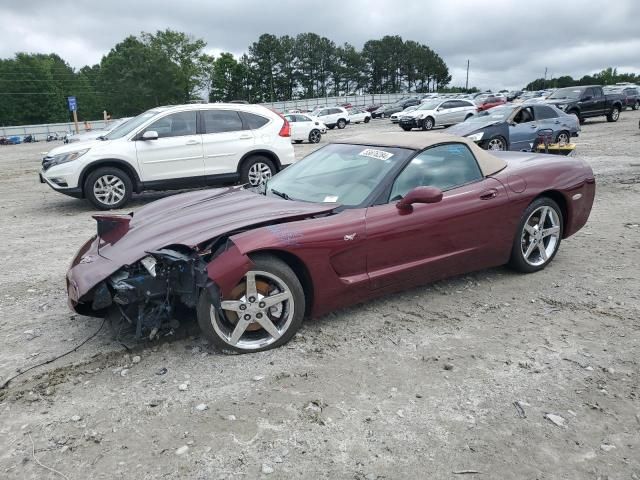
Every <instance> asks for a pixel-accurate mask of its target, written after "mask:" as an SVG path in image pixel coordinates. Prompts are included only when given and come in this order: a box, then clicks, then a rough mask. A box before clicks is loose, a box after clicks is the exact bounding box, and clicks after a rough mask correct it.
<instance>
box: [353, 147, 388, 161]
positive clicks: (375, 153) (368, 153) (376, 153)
mask: <svg viewBox="0 0 640 480" xmlns="http://www.w3.org/2000/svg"><path fill="white" fill-rule="evenodd" d="M358 155H360V156H362V157H371V158H375V159H377V160H389V159H390V158H391V157H393V153H389V152H385V151H384V150H376V149H375V148H365V149H364V150H363V151H361V152H360V153H359V154H358Z"/></svg>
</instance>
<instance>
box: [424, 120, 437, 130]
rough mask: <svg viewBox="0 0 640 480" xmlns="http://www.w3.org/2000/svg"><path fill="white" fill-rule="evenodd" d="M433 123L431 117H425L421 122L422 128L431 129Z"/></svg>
mask: <svg viewBox="0 0 640 480" xmlns="http://www.w3.org/2000/svg"><path fill="white" fill-rule="evenodd" d="M434 124H435V122H434V120H433V118H431V117H427V118H425V119H424V121H423V122H422V130H431V129H433V125H434Z"/></svg>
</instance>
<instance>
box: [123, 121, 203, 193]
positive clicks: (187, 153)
mask: <svg viewBox="0 0 640 480" xmlns="http://www.w3.org/2000/svg"><path fill="white" fill-rule="evenodd" d="M197 116H198V113H197V111H196V110H190V111H186V112H176V113H171V114H168V115H165V116H164V117H162V118H160V119H158V120H156V121H155V122H153V123H152V124H151V125H149V126H148V127H147V128H145V129H144V131H143V132H141V133H140V134H139V136H138V138H139V139H138V140H136V142H135V145H136V155H137V158H138V165H139V166H140V169H141V170H142V176H143V178H142V181H144V182H152V181H163V180H170V179H173V178H186V177H200V176H202V175H204V160H203V149H202V135H200V134H198V130H197ZM149 131H155V132H157V133H158V138H157V139H156V140H142V139H141V137H142V134H144V132H149Z"/></svg>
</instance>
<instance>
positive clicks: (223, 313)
mask: <svg viewBox="0 0 640 480" xmlns="http://www.w3.org/2000/svg"><path fill="white" fill-rule="evenodd" d="M252 260H253V266H252V269H251V270H250V271H248V272H247V274H246V275H245V276H244V277H243V279H242V280H241V281H240V283H239V284H238V285H237V286H236V287H235V288H234V289H233V290H232V292H231V293H230V298H228V299H222V301H221V302H220V306H219V308H216V307H214V306H213V305H212V303H211V300H210V299H209V296H208V294H207V293H206V291H204V290H203V291H202V293H201V295H200V299H199V301H198V308H197V313H198V324H199V325H200V328H201V329H202V332H203V334H204V335H205V337H207V339H208V340H209V341H210V342H211V343H213V344H214V345H215V346H216V347H218V348H219V349H221V350H222V351H227V352H235V353H253V352H261V351H264V350H269V349H271V348H276V347H280V346H282V345H284V344H285V343H287V342H288V341H289V340H291V338H292V337H293V336H294V335H295V333H296V332H297V331H298V329H299V328H300V326H301V325H302V319H303V318H304V313H305V294H304V290H303V288H302V285H301V283H300V280H299V279H298V277H297V275H296V274H295V273H294V271H293V270H292V269H291V267H289V265H287V264H286V263H285V262H283V261H282V260H280V259H278V258H276V257H274V256H272V255H259V256H255V257H254V258H253V259H252Z"/></svg>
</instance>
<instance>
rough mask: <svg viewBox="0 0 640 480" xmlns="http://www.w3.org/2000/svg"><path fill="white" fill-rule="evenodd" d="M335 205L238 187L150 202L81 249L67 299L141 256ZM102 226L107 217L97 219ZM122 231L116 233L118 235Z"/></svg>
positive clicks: (324, 210) (69, 275) (71, 272)
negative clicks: (292, 198) (287, 197)
mask: <svg viewBox="0 0 640 480" xmlns="http://www.w3.org/2000/svg"><path fill="white" fill-rule="evenodd" d="M338 206H339V204H337V203H307V202H296V201H291V200H284V199H281V198H278V197H266V196H264V195H260V194H258V193H254V192H251V191H249V190H244V189H242V187H229V188H219V189H212V190H198V191H194V192H189V193H184V194H179V195H173V196H170V197H167V198H164V199H162V200H158V201H155V202H153V203H150V204H149V205H147V206H145V207H143V208H141V209H140V210H138V211H136V212H134V213H132V214H129V215H124V216H123V215H112V216H111V217H112V218H113V217H116V218H119V219H120V221H118V222H117V223H118V226H117V227H116V228H115V229H114V230H112V231H109V232H107V233H106V234H103V235H102V237H103V238H100V237H98V238H95V237H94V238H92V239H91V240H89V241H88V242H86V243H85V245H83V246H82V247H81V249H80V250H79V251H78V253H77V254H76V256H75V258H74V259H73V261H72V263H71V268H70V270H69V272H68V273H67V283H68V285H70V294H69V295H70V298H71V299H72V300H73V301H77V300H78V299H79V298H81V297H82V296H83V295H85V294H86V293H87V292H89V291H90V290H91V289H92V288H93V287H95V286H96V285H97V284H98V283H100V282H101V281H103V280H105V279H106V278H108V277H109V276H110V275H112V274H113V273H115V272H116V271H117V270H119V269H120V268H122V267H123V266H125V265H132V264H134V263H135V262H137V261H139V260H140V259H141V258H143V257H145V256H146V255H147V253H146V252H148V251H152V250H158V249H161V248H163V247H168V246H171V245H186V246H188V247H195V246H197V245H198V244H200V243H203V242H206V241H207V240H209V239H214V238H216V237H218V236H220V235H224V234H227V233H230V232H233V231H237V230H241V229H249V228H251V227H254V226H259V225H264V224H265V223H268V222H273V221H281V220H289V221H294V220H299V219H303V218H307V217H309V216H312V215H317V214H322V213H327V212H330V211H332V210H333V209H335V208H336V207H338ZM100 217H101V218H103V219H107V220H106V221H108V218H109V215H101V216H100ZM120 230H122V231H120Z"/></svg>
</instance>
